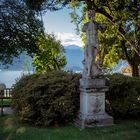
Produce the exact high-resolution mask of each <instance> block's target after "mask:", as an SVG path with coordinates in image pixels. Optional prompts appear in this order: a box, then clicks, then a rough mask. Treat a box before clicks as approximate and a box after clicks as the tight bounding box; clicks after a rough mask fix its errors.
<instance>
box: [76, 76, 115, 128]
mask: <svg viewBox="0 0 140 140" xmlns="http://www.w3.org/2000/svg"><path fill="white" fill-rule="evenodd" d="M87 81H88V82H87ZM80 91H81V92H80V113H79V116H78V119H77V120H76V121H75V124H76V125H77V126H79V127H81V128H84V127H94V126H105V125H112V124H113V118H112V117H111V116H109V115H108V114H107V113H106V112H105V91H107V87H106V86H105V79H102V78H98V79H96V78H93V79H81V80H80Z"/></svg>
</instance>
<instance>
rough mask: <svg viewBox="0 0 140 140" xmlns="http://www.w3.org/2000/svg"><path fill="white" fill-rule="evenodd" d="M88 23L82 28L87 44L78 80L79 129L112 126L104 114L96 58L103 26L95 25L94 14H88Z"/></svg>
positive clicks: (99, 73) (103, 79) (111, 122)
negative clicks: (82, 67)
mask: <svg viewBox="0 0 140 140" xmlns="http://www.w3.org/2000/svg"><path fill="white" fill-rule="evenodd" d="M88 17H89V22H87V23H86V24H85V25H84V26H83V30H82V31H83V32H85V33H86V38H87V43H86V48H85V52H84V60H83V65H84V70H83V74H82V78H81V79H80V113H79V116H78V119H77V120H76V121H75V124H76V125H78V126H79V127H81V128H84V127H94V126H95V125H97V126H102V125H111V124H113V118H112V117H111V116H109V115H108V114H107V113H106V112H105V92H106V91H107V90H108V88H107V86H105V78H104V76H103V73H102V69H101V67H100V60H99V59H97V57H98V49H99V48H98V47H99V44H98V30H103V29H104V28H105V25H101V24H99V23H97V22H96V21H95V20H94V18H95V12H93V11H92V10H90V11H89V12H88Z"/></svg>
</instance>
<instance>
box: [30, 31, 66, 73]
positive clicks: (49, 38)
mask: <svg viewBox="0 0 140 140" xmlns="http://www.w3.org/2000/svg"><path fill="white" fill-rule="evenodd" d="M38 40H39V41H38V46H39V50H38V52H37V53H36V55H35V56H34V58H33V64H34V66H35V68H36V71H37V73H45V72H46V71H53V70H62V69H63V68H64V66H65V65H66V57H65V55H64V48H63V46H62V45H61V42H60V41H59V40H57V39H56V38H55V36H54V35H53V34H46V35H45V36H38Z"/></svg>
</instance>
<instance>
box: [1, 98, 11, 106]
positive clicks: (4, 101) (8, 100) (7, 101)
mask: <svg viewBox="0 0 140 140" xmlns="http://www.w3.org/2000/svg"><path fill="white" fill-rule="evenodd" d="M11 103H12V99H3V105H4V106H10V105H11ZM0 105H1V99H0Z"/></svg>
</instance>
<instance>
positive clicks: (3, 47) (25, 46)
mask: <svg viewBox="0 0 140 140" xmlns="http://www.w3.org/2000/svg"><path fill="white" fill-rule="evenodd" d="M0 9H1V12H0V21H1V22H0V61H1V62H3V63H4V64H7V63H11V62H12V59H13V57H14V56H18V55H19V54H20V53H21V52H22V51H27V53H28V54H30V55H32V54H33V53H35V52H37V50H38V46H37V44H36V41H37V38H36V36H37V35H38V34H41V32H42V29H43V27H42V24H41V22H40V21H39V19H38V18H37V17H36V16H35V13H34V12H33V11H32V10H30V9H29V8H28V7H27V6H26V4H25V3H24V1H23V0H2V1H1V2H0Z"/></svg>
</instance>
